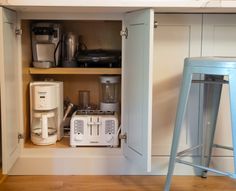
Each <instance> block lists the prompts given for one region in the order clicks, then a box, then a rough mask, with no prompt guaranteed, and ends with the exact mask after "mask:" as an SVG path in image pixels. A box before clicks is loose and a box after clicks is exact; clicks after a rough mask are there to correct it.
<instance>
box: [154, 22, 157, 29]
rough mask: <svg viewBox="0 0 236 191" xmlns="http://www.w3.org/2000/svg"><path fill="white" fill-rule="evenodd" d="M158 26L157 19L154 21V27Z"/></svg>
mask: <svg viewBox="0 0 236 191" xmlns="http://www.w3.org/2000/svg"><path fill="white" fill-rule="evenodd" d="M157 26H158V22H157V21H154V28H155V29H156V28H157Z"/></svg>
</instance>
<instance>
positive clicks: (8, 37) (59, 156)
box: [0, 8, 154, 174]
mask: <svg viewBox="0 0 236 191" xmlns="http://www.w3.org/2000/svg"><path fill="white" fill-rule="evenodd" d="M0 11H1V12H0V13H1V17H0V20H1V28H0V35H1V39H3V41H1V42H3V43H1V45H0V46H2V48H1V51H0V52H1V55H2V56H1V99H2V101H1V103H2V105H1V108H2V129H3V155H4V157H3V173H4V174H7V173H10V174H118V173H125V172H127V171H126V170H127V165H128V166H129V164H130V167H128V168H133V167H132V165H134V166H135V167H134V168H136V169H142V171H143V172H145V171H146V170H150V167H151V125H152V123H151V121H152V120H151V117H152V116H151V105H152V80H151V79H152V75H151V73H152V50H153V47H152V46H153V23H154V12H153V10H152V9H146V10H141V11H135V12H132V13H127V14H120V17H119V18H118V19H117V16H115V19H114V20H120V21H121V22H122V28H123V29H124V30H125V29H127V31H128V36H127V38H125V37H123V39H122V73H121V75H122V84H121V87H122V91H121V92H122V97H121V104H122V107H121V108H122V110H121V129H122V133H126V134H127V140H126V141H122V143H121V147H120V148H69V147H68V148H50V147H40V148H25V144H24V143H23V141H22V140H20V141H18V133H19V132H20V133H24V130H25V128H24V126H25V125H26V124H25V123H23V121H24V120H23V119H24V118H25V116H26V115H27V113H26V110H24V106H23V104H22V100H23V99H27V98H25V97H24V96H25V95H27V94H24V96H23V95H22V92H25V90H24V91H23V90H22V89H23V87H22V84H23V82H22V80H23V79H24V78H23V77H22V76H23V75H25V74H26V73H28V72H29V71H27V72H26V71H25V70H24V69H25V68H24V66H23V67H22V65H24V62H25V61H26V60H27V58H26V56H27V55H28V56H29V55H30V54H29V53H28V52H27V51H25V49H23V48H24V42H25V41H29V38H30V35H29V36H28V39H25V38H23V39H21V35H16V29H17V27H16V25H17V26H18V27H20V26H21V23H22V21H23V20H25V19H26V20H27V19H30V20H33V19H40V17H41V16H42V14H37V13H36V14H35V13H34V14H26V15H24V14H20V16H19V17H18V18H16V13H15V12H13V11H9V10H7V9H5V8H0ZM88 15H89V16H88ZM101 15H102V16H101ZM101 15H99V14H94V15H93V16H91V15H90V14H87V15H86V14H82V17H81V15H80V14H70V13H69V14H63V16H61V15H60V14H59V13H53V14H48V15H47V16H46V17H45V15H44V16H43V17H44V20H59V19H61V20H63V18H64V20H93V19H94V20H99V18H103V19H102V20H106V19H107V20H113V19H112V17H113V16H114V15H112V14H111V15H109V14H107V15H106V14H101ZM81 18H82V19H81ZM41 19H42V18H41ZM26 24H27V21H26ZM23 32H24V31H23ZM118 32H119V31H118ZM23 36H24V35H23ZM21 41H22V42H21ZM21 43H22V44H21ZM18 48H19V51H18ZM18 52H19V54H18ZM25 59H26V60H25ZM28 60H30V59H29V58H28ZM22 68H23V69H22ZM25 72H26V73H25ZM28 74H29V73H28ZM68 78H69V77H68ZM72 79H73V78H72ZM69 82H70V83H71V81H69ZM24 88H25V87H24ZM123 152H124V155H125V157H124V155H123ZM17 158H18V160H17V161H16V159H17ZM15 161H16V162H15ZM13 165H14V168H12V169H11V167H12V166H13ZM10 169H11V171H10Z"/></svg>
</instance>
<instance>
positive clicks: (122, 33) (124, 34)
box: [120, 27, 128, 39]
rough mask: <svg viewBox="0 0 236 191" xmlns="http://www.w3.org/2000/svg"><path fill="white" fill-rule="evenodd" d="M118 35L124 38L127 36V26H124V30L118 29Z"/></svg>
mask: <svg viewBox="0 0 236 191" xmlns="http://www.w3.org/2000/svg"><path fill="white" fill-rule="evenodd" d="M120 36H124V37H125V39H127V38H128V28H127V27H125V30H121V31H120Z"/></svg>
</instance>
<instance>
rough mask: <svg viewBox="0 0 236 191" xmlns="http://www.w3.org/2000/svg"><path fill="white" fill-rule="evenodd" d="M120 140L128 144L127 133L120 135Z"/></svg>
mask: <svg viewBox="0 0 236 191" xmlns="http://www.w3.org/2000/svg"><path fill="white" fill-rule="evenodd" d="M119 139H124V140H125V142H126V141H127V133H124V134H120V135H119Z"/></svg>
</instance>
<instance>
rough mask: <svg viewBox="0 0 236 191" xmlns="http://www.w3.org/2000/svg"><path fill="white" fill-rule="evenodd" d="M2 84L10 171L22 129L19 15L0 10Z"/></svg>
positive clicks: (5, 155) (6, 161)
mask: <svg viewBox="0 0 236 191" xmlns="http://www.w3.org/2000/svg"><path fill="white" fill-rule="evenodd" d="M0 18H1V19H0V31H1V32H0V42H1V43H0V47H1V48H0V49H1V51H0V54H1V56H0V68H1V69H0V77H1V78H0V80H1V81H0V82H1V117H2V120H1V127H2V152H3V156H2V161H3V169H4V172H7V171H8V170H9V169H10V168H11V166H12V165H13V164H14V163H15V162H16V159H17V158H18V157H19V155H20V146H19V143H18V132H19V127H20V125H19V124H20V122H21V120H20V118H19V112H20V110H19V105H20V101H21V100H20V96H19V94H20V87H19V80H20V76H19V66H18V61H17V58H18V51H17V37H16V35H15V28H16V13H15V12H13V11H10V10H8V9H2V8H0Z"/></svg>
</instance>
